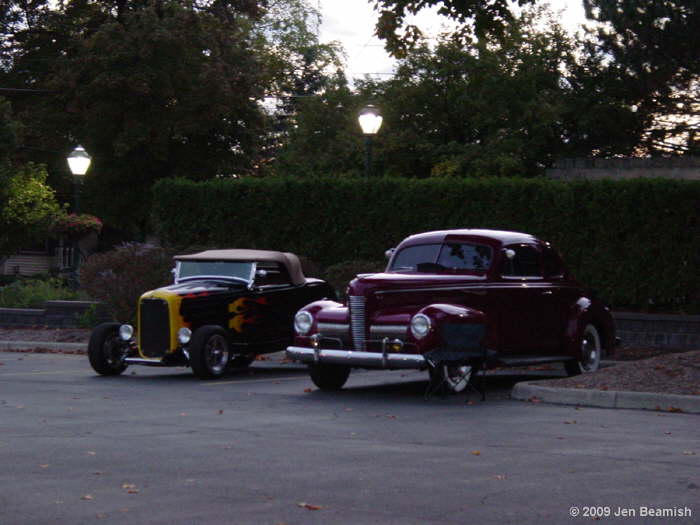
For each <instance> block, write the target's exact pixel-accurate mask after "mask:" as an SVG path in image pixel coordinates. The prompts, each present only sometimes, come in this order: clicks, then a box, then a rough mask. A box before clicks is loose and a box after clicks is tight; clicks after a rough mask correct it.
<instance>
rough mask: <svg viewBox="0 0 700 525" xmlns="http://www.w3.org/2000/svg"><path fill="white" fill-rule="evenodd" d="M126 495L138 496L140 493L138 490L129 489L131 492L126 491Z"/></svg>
mask: <svg viewBox="0 0 700 525" xmlns="http://www.w3.org/2000/svg"><path fill="white" fill-rule="evenodd" d="M126 493H127V494H138V493H139V491H138V489H129V490H127V491H126Z"/></svg>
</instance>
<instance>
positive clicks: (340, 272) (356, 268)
mask: <svg viewBox="0 0 700 525" xmlns="http://www.w3.org/2000/svg"><path fill="white" fill-rule="evenodd" d="M384 268H386V262H378V261H345V262H342V263H338V264H334V265H332V266H329V267H328V268H326V272H325V278H326V281H328V284H330V285H331V286H332V287H333V288H335V291H336V294H337V296H338V299H341V300H342V299H344V298H345V289H346V288H347V286H348V283H349V282H350V281H352V280H353V279H354V278H355V276H356V275H357V274H360V273H377V272H381V271H383V270H384Z"/></svg>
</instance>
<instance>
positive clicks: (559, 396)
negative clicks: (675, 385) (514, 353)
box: [510, 382, 700, 414]
mask: <svg viewBox="0 0 700 525" xmlns="http://www.w3.org/2000/svg"><path fill="white" fill-rule="evenodd" d="M510 396H511V398H513V399H517V400H520V401H530V402H543V403H553V404H559V405H579V406H590V407H598V408H628V409H637V410H661V411H665V412H686V413H691V414H700V396H683V395H677V394H658V393H654V392H629V391H625V390H594V389H579V388H555V387H550V386H542V385H540V384H536V383H532V382H523V383H517V384H516V385H515V386H514V387H513V390H512V391H511V394H510Z"/></svg>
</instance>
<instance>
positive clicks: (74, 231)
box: [51, 213, 102, 240]
mask: <svg viewBox="0 0 700 525" xmlns="http://www.w3.org/2000/svg"><path fill="white" fill-rule="evenodd" d="M100 231H102V221H101V220H100V219H98V218H97V217H95V216H94V215H88V214H81V215H76V214H75V213H70V214H67V215H62V216H60V217H58V218H57V219H56V220H54V222H53V225H52V226H51V233H53V234H54V235H59V236H63V237H67V238H68V239H71V240H80V239H82V238H84V237H87V236H88V235H90V234H91V233H95V234H97V233H100Z"/></svg>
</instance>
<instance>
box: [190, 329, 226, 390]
mask: <svg viewBox="0 0 700 525" xmlns="http://www.w3.org/2000/svg"><path fill="white" fill-rule="evenodd" d="M189 351H190V366H191V367H192V371H193V372H194V375H196V376H197V377H198V378H199V379H218V378H219V377H221V376H223V375H224V373H225V372H226V367H227V366H228V364H229V361H230V359H231V346H230V344H229V342H228V336H227V334H226V331H225V330H224V329H223V328H220V327H218V326H214V325H208V326H202V327H201V328H199V329H198V330H197V331H195V333H194V336H193V337H192V342H191V344H190V348H189Z"/></svg>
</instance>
